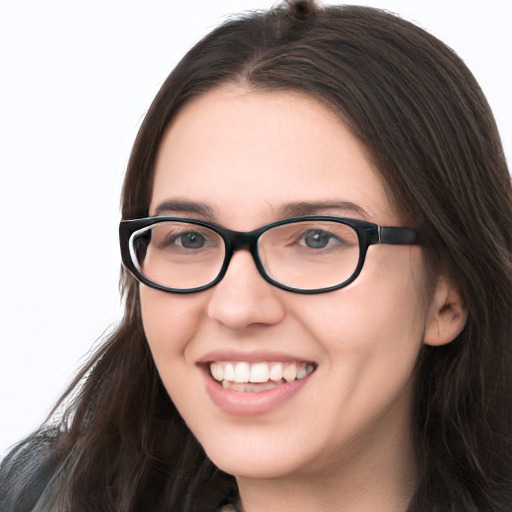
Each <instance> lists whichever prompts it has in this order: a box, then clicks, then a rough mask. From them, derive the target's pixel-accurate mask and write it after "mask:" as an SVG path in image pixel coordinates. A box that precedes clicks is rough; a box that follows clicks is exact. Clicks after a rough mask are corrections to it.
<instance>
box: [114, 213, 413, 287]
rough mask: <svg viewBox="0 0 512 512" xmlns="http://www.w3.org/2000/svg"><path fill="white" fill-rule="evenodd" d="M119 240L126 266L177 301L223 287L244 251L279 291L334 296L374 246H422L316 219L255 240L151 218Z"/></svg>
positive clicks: (407, 238) (353, 223)
mask: <svg viewBox="0 0 512 512" xmlns="http://www.w3.org/2000/svg"><path fill="white" fill-rule="evenodd" d="M119 236H120V243H121V255H122V259H123V264H124V266H125V267H126V268H127V269H128V270H129V271H130V272H131V273H132V274H133V275H134V276H135V277H136V278H137V279H138V280H139V281H140V282H141V283H144V284H146V285H147V286H150V287H152V288H156V289H158V290H163V291H166V292H173V293H192V292H199V291H202V290H206V289H207V288H210V287H212V286H215V285H216V284H217V283H218V282H219V281H220V280H221V279H222V278H223V277H224V275H225V274H226V271H227V269H228V265H229V262H230V260H231V257H232V256H233V253H234V252H235V251H238V250H248V251H249V252H250V253H251V255H252V258H253V259H254V263H255V264H256V267H257V269H258V271H259V273H260V274H261V276H262V277H263V278H264V279H265V280H266V281H268V282H269V283H271V284H272V285H274V286H277V287H278V288H281V289H283V290H287V291H290V292H296V293H324V292H330V291H332V290H337V289H339V288H343V287H344V286H347V285H348V284H350V283H352V282H353V281H354V279H356V278H357V276H358V275H359V273H360V272H361V269H362V268H363V264H364V260H365V257H366V252H367V250H368V247H369V246H370V245H373V244H392V245H412V244H417V243H418V236H417V234H416V232H415V231H414V230H413V229H410V228H402V227H387V226H386V227H383V226H379V225H377V224H373V223H371V222H366V221H363V220H356V219H348V218H344V217H332V216H316V215H314V216H304V217H294V218H291V219H284V220H279V221H277V222H273V223H271V224H266V225H265V226H262V227H260V228H258V229H255V230H254V231H248V232H240V231H232V230H230V229H226V228H224V227H222V226H219V225H217V224H214V223H213V222H208V221H204V220H197V219H188V218H179V217H147V218H144V219H136V220H123V221H121V224H120V226H119Z"/></svg>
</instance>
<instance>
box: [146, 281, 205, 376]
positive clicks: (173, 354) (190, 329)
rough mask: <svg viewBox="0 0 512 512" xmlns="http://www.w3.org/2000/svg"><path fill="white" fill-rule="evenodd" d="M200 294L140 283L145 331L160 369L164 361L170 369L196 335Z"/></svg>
mask: <svg viewBox="0 0 512 512" xmlns="http://www.w3.org/2000/svg"><path fill="white" fill-rule="evenodd" d="M197 297H198V296H197V294H196V295H195V296H192V295H174V294H170V293H165V292H161V291H158V290H154V289H152V288H148V287H147V286H144V285H140V303H141V313H142V323H143V327H144V332H145V334H146V339H147V341H148V344H149V348H150V350H151V353H152V354H153V358H154V360H155V364H156V366H157V368H158V370H159V371H160V372H161V370H163V368H164V363H165V368H166V369H167V368H169V366H172V365H173V363H174V362H176V361H177V358H180V357H183V356H184V352H185V350H186V347H187V345H188V343H189V341H190V340H191V339H192V338H193V336H194V333H195V331H196V329H197V326H198V325H199V317H200V306H199V305H198V304H197V302H198V301H197ZM161 375H162V372H161ZM162 378H164V375H162Z"/></svg>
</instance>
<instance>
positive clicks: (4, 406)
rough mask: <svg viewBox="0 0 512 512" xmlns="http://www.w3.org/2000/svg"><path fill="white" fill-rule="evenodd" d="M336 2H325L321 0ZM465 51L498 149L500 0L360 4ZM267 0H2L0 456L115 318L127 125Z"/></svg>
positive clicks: (507, 43)
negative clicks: (229, 17) (207, 44)
mask: <svg viewBox="0 0 512 512" xmlns="http://www.w3.org/2000/svg"><path fill="white" fill-rule="evenodd" d="M324 3H335V2H324ZM353 3H361V4H366V5H373V6H377V7H380V8H385V9H388V10H391V11H393V12H396V13H399V14H401V15H402V16H403V17H405V18H407V19H409V20H413V21H415V22H417V23H418V24H420V25H421V26H423V27H424V28H427V29H428V30H429V31H431V32H432V33H433V34H435V35H437V36H438V37H440V38H441V39H442V40H444V41H445V42H446V43H448V44H449V45H450V46H451V47H452V48H454V49H455V50H456V51H457V53H459V55H460V56H461V57H462V58H463V59H464V60H465V61H466V63H467V64H468V66H469V67H470V69H471V70H472V71H473V72H474V74H475V75H476V77H477V79H478V80H479V82H480V84H481V86H482V88H483V89H484V92H485V93H486V95H487V97H488V99H489V102H490V103H491V106H492V108H493V110H494V112H495V115H496V117H497V121H498V125H499V127H500V130H501V133H502V138H503V142H504V144H505V150H506V153H507V154H508V159H509V161H511V158H512V92H511V91H512V89H511V84H512V71H511V70H512V66H511V65H510V63H511V62H512V36H511V34H510V30H511V27H512V1H511V0H479V1H476V0H458V1H456V0H438V1H436V0H429V1H427V0H402V1H398V0H373V1H372V0H366V1H362V2H357V1H356V2H353ZM271 5H272V0H218V1H212V0H189V1H184V0H183V1H177V0H165V1H164V0H159V1H157V0H145V1H142V0H139V1H130V0H117V1H84V0H82V1H80V0H60V1H55V0H53V1H50V0H46V1H40V0H38V1H24V0H0V173H1V181H0V233H1V234H0V272H1V274H0V275H1V279H0V325H1V329H0V455H1V454H2V453H5V450H6V449H7V448H8V447H9V446H10V445H12V444H13V443H14V442H15V441H17V440H19V439H21V438H22V437H23V436H25V435H27V434H28V433H30V432H31V431H32V430H33V429H35V428H36V427H37V426H38V425H39V423H40V422H41V421H42V420H43V419H44V417H45V416H46V414H47V412H48V411H49V409H50V407H51V405H52V404H53V403H54V402H55V400H56V399H57V398H58V396H59V395H60V393H61V392H62V391H63V390H64V387H65V385H66V384H67V383H68V382H69V380H70V379H71V377H72V375H73V373H74V372H75V370H76V369H77V368H78V367H79V366H80V364H81V363H82V362H83V360H84V359H83V357H84V355H85V354H86V353H87V352H88V351H89V350H90V348H91V346H92V344H93V343H94V342H95V340H96V339H98V338H99V337H100V336H101V335H102V333H103V332H104V330H105V329H106V328H108V327H109V325H112V324H115V322H116V321H117V319H118V318H119V316H120V309H119V299H118V294H117V284H118V274H119V266H120V258H119V251H118V243H117V224H118V221H119V208H118V202H119V201H118V199H119V195H120V188H121V182H122V176H123V172H124V168H125V166H126V163H127V159H128V155H129V152H130V147H131V144H132V142H133V139H134V137H135V134H136V131H137V127H138V125H139V123H140V121H141V119H142V116H143V115H144V113H145V110H146V109H147V107H148V106H149V103H150V101H151V100H152V98H153V96H154V95H155V93H156V92H157V90H158V88H159V86H160V84H161V83H162V81H163V80H164V79H165V77H166V76H167V74H168V73H169V72H170V71H171V69H172V67H173V66H174V65H175V64H176V63H177V61H178V60H179V58H180V57H181V56H182V55H183V53H184V52H185V51H186V50H187V49H188V48H189V47H190V46H192V45H193V44H194V42H196V41H197V40H198V39H199V38H200V37H202V36H203V35H204V34H205V33H206V32H207V31H209V30H210V29H211V28H213V27H215V26H216V25H217V24H219V23H220V22H221V21H222V20H223V19H225V15H226V14H227V13H233V12H239V11H241V10H246V9H255V8H267V7H270V6H271Z"/></svg>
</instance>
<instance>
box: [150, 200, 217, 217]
mask: <svg viewBox="0 0 512 512" xmlns="http://www.w3.org/2000/svg"><path fill="white" fill-rule="evenodd" d="M169 213H188V214H190V213H194V214H196V215H200V216H201V217H206V218H211V217H213V216H214V212H213V209H212V208H211V207H210V206H208V205H206V204H204V203H195V202H191V201H165V202H163V203H161V204H159V205H158V206H157V207H156V210H155V215H164V214H169Z"/></svg>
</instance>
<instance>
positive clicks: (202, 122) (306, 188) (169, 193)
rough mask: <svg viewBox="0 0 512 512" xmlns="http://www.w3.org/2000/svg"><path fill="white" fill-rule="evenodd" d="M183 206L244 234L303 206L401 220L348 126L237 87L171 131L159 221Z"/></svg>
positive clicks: (324, 112)
mask: <svg viewBox="0 0 512 512" xmlns="http://www.w3.org/2000/svg"><path fill="white" fill-rule="evenodd" d="M175 200H179V201H185V202H191V201H192V202H198V203H202V204H204V205H206V206H207V207H208V208H209V209H210V211H211V212H212V215H211V216H213V217H215V219H214V220H216V221H218V222H221V223H224V224H226V220H229V221H230V222H231V227H233V228H234V229H236V228H239V227H240V226H236V225H235V224H236V223H237V222H239V223H241V224H244V223H245V224H244V225H243V227H241V229H250V226H248V225H247V223H251V222H254V224H255V225H256V224H258V223H259V222H262V221H263V222H266V221H272V220H276V219H275V217H276V216H277V217H279V213H278V212H280V211H283V206H286V204H289V203H299V202H303V203H304V202H317V203H321V202H324V203H329V202H345V203H349V202H350V203H353V204H356V205H358V206H360V208H361V210H364V211H366V212H368V216H369V217H370V219H373V220H379V221H380V222H384V221H389V220H390V218H391V217H393V216H394V215H395V213H394V212H393V209H392V208H391V205H390V203H389V201H388V198H387V196H386V193H385V188H384V185H383V183H382V181H381V178H380V175H379V173H378V172H377V170H376V169H375V167H374V165H373V164H372V162H371V159H370V158H369V156H368V154H367V151H366V148H365V147H364V146H363V145H362V144H361V143H360V142H359V141H358V140H357V139H356V138H355V137H354V136H353V135H352V134H351V133H350V131H349V130H348V129H347V127H346V126H345V125H344V124H343V123H342V121H341V120H340V119H339V117H338V116H336V115H335V114H334V113H332V112H331V111H329V110H328V109H327V108H326V107H325V106H323V105H322V104H320V103H319V102H317V101H316V100H314V99H312V98H310V97H307V96H305V95H301V94H298V93H292V92H267V91H265V92H262V91H254V90H247V89H243V88H241V87H235V86H230V87H222V88H218V89H214V90H212V91H210V92H208V93H206V94H204V95H202V96H200V97H198V98H196V99H194V100H192V101H191V102H190V103H188V104H187V105H185V107H184V108H183V109H182V110H181V111H180V112H179V113H178V115H177V116H176V118H175V119H174V120H173V122H172V124H171V125H170V126H169V128H168V129H167V131H166V133H165V135H164V137H163V139H162V142H161V145H160V148H159V152H158V156H157V161H156V166H155V179H154V186H153V193H152V200H151V206H150V213H151V214H154V213H155V211H156V209H157V208H158V207H159V206H160V205H161V204H162V203H164V202H169V201H175ZM246 221H247V222H246Z"/></svg>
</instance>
